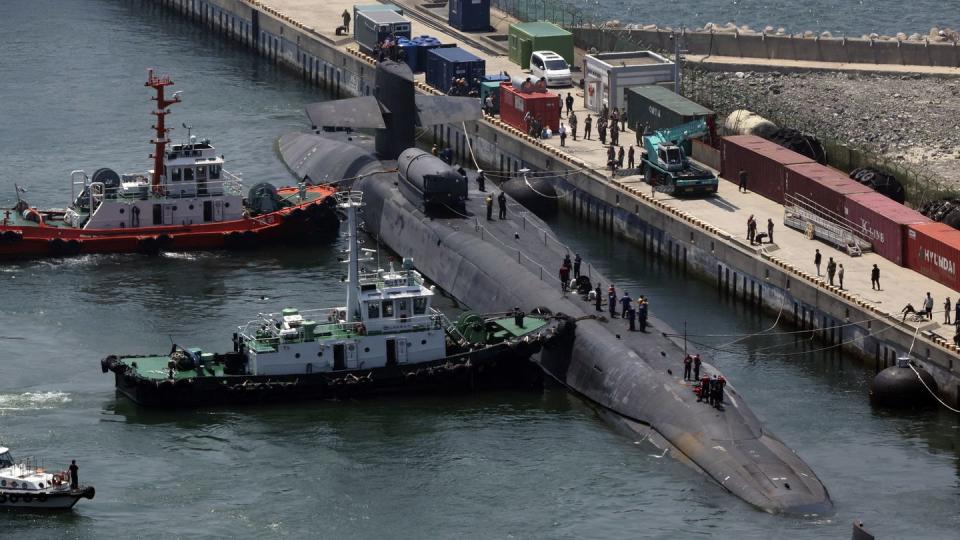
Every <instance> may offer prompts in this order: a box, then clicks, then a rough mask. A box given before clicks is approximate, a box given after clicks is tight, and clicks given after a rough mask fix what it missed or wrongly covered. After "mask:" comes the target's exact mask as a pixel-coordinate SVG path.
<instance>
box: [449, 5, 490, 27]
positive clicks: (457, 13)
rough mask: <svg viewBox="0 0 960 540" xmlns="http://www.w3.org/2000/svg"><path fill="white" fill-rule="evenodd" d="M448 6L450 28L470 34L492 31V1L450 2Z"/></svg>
mask: <svg viewBox="0 0 960 540" xmlns="http://www.w3.org/2000/svg"><path fill="white" fill-rule="evenodd" d="M447 4H448V5H449V6H450V9H449V17H448V18H447V21H448V22H449V23H450V26H452V27H454V28H456V29H457V30H465V31H468V32H469V31H479V32H486V31H487V30H489V29H490V0H449V1H448V2H447Z"/></svg>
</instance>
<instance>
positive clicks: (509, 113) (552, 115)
mask: <svg viewBox="0 0 960 540" xmlns="http://www.w3.org/2000/svg"><path fill="white" fill-rule="evenodd" d="M527 111H530V114H531V116H532V117H533V118H537V119H539V120H540V123H541V124H542V125H543V126H546V127H549V128H550V129H551V130H552V131H553V132H554V133H556V132H557V131H558V130H559V129H560V97H559V96H558V95H557V94H554V93H553V92H520V91H518V90H517V89H515V88H514V87H513V84H512V83H508V82H503V83H500V119H501V120H503V121H504V122H506V123H508V124H510V125H511V126H513V127H515V128H517V129H519V130H520V131H522V132H524V133H526V132H527V125H526V123H525V122H524V120H523V117H524V116H525V115H526V114H527Z"/></svg>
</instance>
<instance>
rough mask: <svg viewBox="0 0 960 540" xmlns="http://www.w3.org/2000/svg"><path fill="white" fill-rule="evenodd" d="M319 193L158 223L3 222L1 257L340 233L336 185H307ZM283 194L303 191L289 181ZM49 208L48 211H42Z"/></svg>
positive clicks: (184, 247) (236, 244) (229, 244)
mask: <svg viewBox="0 0 960 540" xmlns="http://www.w3.org/2000/svg"><path fill="white" fill-rule="evenodd" d="M307 189H308V191H309V192H310V193H311V195H313V196H314V197H315V198H313V199H311V200H307V201H305V202H303V203H299V204H296V205H293V206H289V207H286V208H282V209H280V210H277V211H275V212H271V213H268V214H262V215H258V216H254V217H245V218H243V219H239V220H231V221H218V222H208V223H194V224H190V225H158V226H153V227H138V228H136V229H77V228H73V227H61V226H53V225H37V226H19V225H17V226H13V225H3V224H0V259H12V258H28V257H46V256H66V255H79V254H85V253H147V254H153V253H158V252H160V251H189V250H209V249H248V248H252V247H256V246H258V245H262V244H263V243H264V242H281V241H287V240H297V239H303V238H308V237H310V236H311V235H315V234H317V233H321V234H323V233H329V234H335V233H336V231H337V230H338V228H339V220H338V218H337V216H336V213H335V205H334V204H333V199H332V197H329V196H330V195H333V193H334V192H335V191H336V189H335V188H333V187H330V186H311V187H309V188H307ZM277 191H278V193H279V194H281V195H289V194H294V193H296V192H297V188H292V187H287V188H280V189H278V190H277ZM41 214H43V212H41Z"/></svg>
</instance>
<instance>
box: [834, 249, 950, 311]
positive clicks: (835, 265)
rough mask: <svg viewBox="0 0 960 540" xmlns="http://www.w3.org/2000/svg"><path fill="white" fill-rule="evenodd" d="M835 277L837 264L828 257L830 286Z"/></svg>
mask: <svg viewBox="0 0 960 540" xmlns="http://www.w3.org/2000/svg"><path fill="white" fill-rule="evenodd" d="M835 275H837V263H835V262H834V261H833V257H830V259H829V260H828V261H827V279H829V280H830V285H833V276H835ZM931 307H933V306H931Z"/></svg>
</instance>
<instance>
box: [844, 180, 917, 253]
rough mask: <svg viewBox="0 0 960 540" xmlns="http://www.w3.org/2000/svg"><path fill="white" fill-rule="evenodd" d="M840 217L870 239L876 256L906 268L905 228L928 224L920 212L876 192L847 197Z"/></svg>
mask: <svg viewBox="0 0 960 540" xmlns="http://www.w3.org/2000/svg"><path fill="white" fill-rule="evenodd" d="M843 217H844V218H846V220H847V221H849V222H850V223H851V224H852V225H853V226H854V228H856V230H857V231H859V232H860V233H862V234H864V235H865V236H866V237H867V238H868V239H869V240H870V242H871V243H872V244H873V251H874V252H875V253H876V254H878V255H880V256H881V257H883V258H885V259H887V260H889V261H891V262H894V263H897V264H899V265H900V266H906V265H907V259H906V247H907V226H908V225H915V224H919V223H931V221H930V219H928V218H927V217H926V216H924V215H923V214H921V213H920V212H917V211H916V210H912V209H910V208H907V207H906V206H904V205H902V204H900V203H898V202H897V201H894V200H893V199H890V198H888V197H887V196H885V195H883V194H881V193H876V192H873V193H857V194H854V195H848V196H847V198H846V200H845V201H844V203H843Z"/></svg>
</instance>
